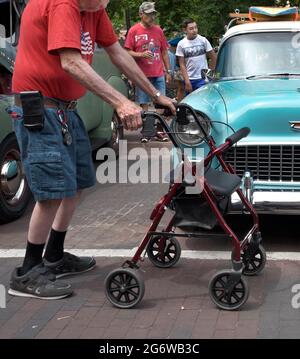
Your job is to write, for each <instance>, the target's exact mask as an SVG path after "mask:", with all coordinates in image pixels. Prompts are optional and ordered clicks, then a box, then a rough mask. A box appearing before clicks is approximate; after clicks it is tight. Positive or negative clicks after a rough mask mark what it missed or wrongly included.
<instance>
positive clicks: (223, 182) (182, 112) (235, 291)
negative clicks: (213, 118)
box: [105, 104, 266, 310]
mask: <svg viewBox="0 0 300 359" xmlns="http://www.w3.org/2000/svg"><path fill="white" fill-rule="evenodd" d="M147 116H150V117H152V118H155V119H156V120H157V121H158V122H159V123H160V124H161V125H162V126H163V128H164V131H165V132H166V133H167V134H168V135H169V137H170V140H171V141H172V143H173V145H174V147H175V149H177V151H178V150H179V153H180V156H181V165H184V168H185V169H187V172H188V174H189V175H190V178H193V180H192V181H190V180H189V181H187V180H186V179H187V178H188V176H187V174H186V173H185V174H184V178H181V179H182V180H180V179H179V180H178V179H176V178H175V177H174V173H175V172H174V171H173V174H171V175H170V177H171V180H170V187H169V191H168V193H166V194H165V195H164V196H163V197H162V198H161V199H160V201H159V202H158V203H157V205H156V206H155V207H154V209H153V211H152V213H151V216H150V219H151V221H152V223H151V225H150V227H149V229H148V231H147V233H146V235H145V236H144V238H143V240H142V241H141V243H140V245H139V247H138V249H137V250H136V253H135V254H134V256H133V257H132V258H131V259H130V260H126V261H125V262H124V263H123V265H122V267H121V268H118V269H115V270H113V271H111V272H110V273H109V274H108V275H107V277H106V279H105V290H106V296H107V298H108V300H109V301H110V302H111V303H112V304H113V305H114V306H116V307H118V308H132V307H134V306H135V305H137V304H138V303H139V302H140V301H141V300H142V298H143V296H144V293H145V284H144V280H143V278H142V276H141V274H140V273H139V271H138V269H139V267H140V262H142V261H143V260H144V257H145V256H146V255H147V256H148V258H149V260H150V261H151V262H152V263H153V264H154V265H155V266H156V267H159V268H170V267H172V266H174V265H175V264H176V263H177V262H178V260H179V258H180V254H181V247H180V244H179V241H178V240H177V238H182V237H185V238H187V237H188V238H191V237H198V236H199V237H200V236H201V237H203V234H201V235H199V234H198V235H197V233H189V232H184V233H175V230H176V228H180V229H181V230H182V228H181V226H180V221H178V213H179V212H180V215H179V217H182V216H185V215H187V217H188V216H189V213H188V212H189V211H193V210H197V208H198V206H199V207H200V206H203V204H205V205H206V208H208V209H209V210H210V211H211V213H212V214H213V215H214V216H215V218H216V220H217V222H218V223H219V225H220V226H221V228H222V229H223V231H224V232H225V234H226V235H227V236H228V237H230V239H231V241H232V244H233V250H232V256H231V261H232V269H231V270H230V269H225V270H221V271H219V272H218V273H216V274H215V275H214V276H213V277H212V278H211V280H210V283H209V286H208V288H209V294H210V297H211V299H212V301H213V302H214V303H215V304H216V305H217V307H219V308H220V309H224V310H236V309H239V308H240V307H242V305H243V304H245V302H246V301H247V299H248V296H249V287H248V284H247V281H246V280H245V278H244V276H253V275H256V274H258V273H260V272H261V271H262V270H263V268H264V266H265V264H266V253H265V250H264V248H263V246H262V245H261V241H262V237H261V233H260V230H259V219H258V215H257V213H256V211H255V209H254V208H253V206H252V205H251V203H250V202H249V201H248V200H247V198H246V197H245V195H244V194H243V191H242V189H241V188H240V186H241V182H242V180H241V178H240V177H239V176H237V175H236V174H235V172H234V170H233V168H232V167H231V166H230V165H229V164H227V163H226V162H225V161H224V159H223V154H224V153H225V152H226V150H228V149H229V148H230V147H231V146H233V145H235V144H236V143H237V142H238V141H239V140H241V139H242V138H244V137H246V136H248V134H249V133H250V129H249V128H247V127H244V128H242V129H240V130H238V131H237V132H235V133H233V134H232V135H231V136H229V137H228V138H227V139H226V141H225V142H224V143H222V144H221V145H219V146H217V145H216V142H215V140H214V138H213V137H212V136H211V135H210V134H209V133H207V132H206V131H205V129H204V128H203V126H202V124H201V122H200V121H199V119H198V117H197V115H196V113H195V111H194V109H193V108H192V107H190V106H188V105H185V104H179V105H178V106H177V115H176V118H175V119H174V121H178V122H180V123H181V124H184V123H186V121H187V116H192V117H193V118H194V121H195V123H196V124H197V125H198V126H199V128H200V129H201V132H202V133H203V134H204V138H203V139H204V141H205V142H206V143H207V145H208V146H209V153H208V154H207V155H206V156H205V158H204V159H203V165H204V170H203V172H204V176H198V177H197V168H196V166H197V164H196V162H193V161H191V160H190V159H189V158H188V157H187V156H185V154H184V149H183V147H182V145H181V144H180V143H179V141H178V139H177V138H176V137H175V136H174V135H175V134H176V132H174V131H173V132H172V130H171V128H170V127H169V125H168V124H167V123H166V121H165V119H164V118H163V117H162V116H161V115H159V114H157V113H156V112H145V113H143V118H146V117H147ZM152 132H153V134H152V135H153V136H154V135H155V132H156V131H155V128H154V129H153V131H152ZM212 160H217V161H218V163H219V168H217V169H214V168H212ZM185 172H186V171H185ZM191 175H192V176H191ZM181 176H182V174H181ZM197 184H199V186H200V187H201V188H202V192H201V193H199V194H197V195H190V194H187V193H186V192H187V191H186V189H187V187H188V186H195V185H197ZM234 192H236V193H237V194H238V196H239V197H240V199H241V201H242V203H243V204H244V211H243V212H244V213H247V214H250V215H251V217H252V221H253V226H252V228H251V229H250V230H249V231H248V233H247V234H246V235H245V237H244V238H242V239H240V238H238V236H237V235H236V234H235V233H234V232H233V230H232V229H231V227H230V226H229V225H228V223H227V222H226V221H225V219H224V215H225V214H226V209H224V201H225V203H226V199H228V198H229V197H230V196H231V195H232V194H233V193H234ZM185 201H188V202H187V203H188V205H186V206H182V203H185ZM225 207H226V206H225ZM167 209H170V210H172V211H174V215H173V217H172V219H171V220H170V221H169V223H168V225H167V226H166V227H165V229H164V230H162V231H157V228H158V226H159V224H160V222H161V220H162V218H163V216H164V214H165V212H166V210H167ZM200 213H201V211H200ZM200 215H201V214H200ZM200 220H201V218H200Z"/></svg>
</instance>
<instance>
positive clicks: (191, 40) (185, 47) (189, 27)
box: [176, 19, 217, 93]
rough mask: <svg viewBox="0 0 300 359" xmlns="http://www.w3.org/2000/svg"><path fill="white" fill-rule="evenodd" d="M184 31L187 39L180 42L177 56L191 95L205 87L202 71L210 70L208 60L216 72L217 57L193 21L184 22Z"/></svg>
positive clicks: (187, 89) (186, 88) (187, 90)
mask: <svg viewBox="0 0 300 359" xmlns="http://www.w3.org/2000/svg"><path fill="white" fill-rule="evenodd" d="M183 30H184V32H185V33H186V37H185V38H183V39H182V40H181V41H179V43H178V45H177V49H176V56H178V59H179V65H180V70H181V73H182V76H183V79H184V83H185V90H186V92H187V93H189V92H192V91H195V90H196V89H198V88H200V87H201V86H203V85H205V79H204V78H202V70H204V69H208V63H207V59H209V60H210V64H209V68H210V69H211V70H214V69H215V67H216V61H217V56H216V54H215V52H214V50H213V48H212V46H211V44H210V43H209V41H208V40H207V39H206V38H205V37H203V36H201V35H199V34H198V26H197V23H196V22H195V21H194V20H193V19H187V20H185V21H184V23H183Z"/></svg>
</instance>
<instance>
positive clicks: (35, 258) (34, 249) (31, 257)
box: [19, 242, 45, 275]
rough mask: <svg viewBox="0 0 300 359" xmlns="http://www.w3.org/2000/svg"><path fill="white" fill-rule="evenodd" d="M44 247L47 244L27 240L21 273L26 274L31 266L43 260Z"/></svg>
mask: <svg viewBox="0 0 300 359" xmlns="http://www.w3.org/2000/svg"><path fill="white" fill-rule="evenodd" d="M44 247H45V244H33V243H30V242H27V248H26V254H25V258H24V261H23V265H22V267H21V268H20V270H19V273H20V275H24V274H26V273H27V272H28V271H29V270H30V269H31V268H33V267H34V266H36V265H38V264H39V263H41V262H42V260H43V259H42V258H43V250H44Z"/></svg>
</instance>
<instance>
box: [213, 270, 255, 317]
mask: <svg viewBox="0 0 300 359" xmlns="http://www.w3.org/2000/svg"><path fill="white" fill-rule="evenodd" d="M231 276H232V272H230V271H226V270H223V271H220V272H218V273H216V274H215V275H214V276H213V278H212V279H211V281H210V283H209V294H210V297H211V299H212V301H213V302H214V303H215V304H216V305H217V306H218V307H219V308H220V309H224V310H236V309H239V308H240V307H241V306H242V305H244V304H245V303H246V301H247V299H248V296H249V287H248V284H247V282H246V281H245V280H244V279H243V278H242V277H240V279H239V280H238V281H237V282H236V283H234V284H233V285H232V284H230V281H231Z"/></svg>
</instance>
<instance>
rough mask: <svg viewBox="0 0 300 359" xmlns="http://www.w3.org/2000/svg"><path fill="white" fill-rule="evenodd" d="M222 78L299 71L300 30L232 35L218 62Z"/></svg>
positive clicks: (251, 76) (284, 73)
mask: <svg viewBox="0 0 300 359" xmlns="http://www.w3.org/2000/svg"><path fill="white" fill-rule="evenodd" d="M217 73H218V74H219V77H220V78H223V79H224V78H227V79H235V78H245V77H247V78H248V77H250V78H253V79H255V78H256V77H257V76H258V77H259V78H261V77H262V76H264V75H266V76H270V75H271V76H272V75H275V76H276V75H278V76H283V75H284V76H287V75H289V74H292V75H296V76H297V75H300V33H299V32H272V33H251V34H243V35H237V36H234V37H232V38H229V39H228V40H227V41H226V42H225V44H224V45H223V46H222V48H221V51H220V54H219V60H218V65H217Z"/></svg>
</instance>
